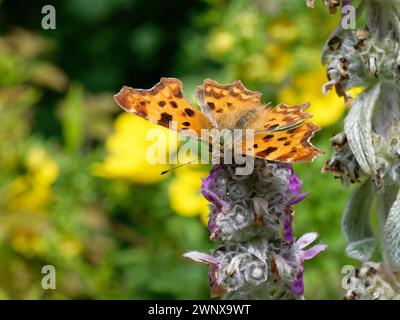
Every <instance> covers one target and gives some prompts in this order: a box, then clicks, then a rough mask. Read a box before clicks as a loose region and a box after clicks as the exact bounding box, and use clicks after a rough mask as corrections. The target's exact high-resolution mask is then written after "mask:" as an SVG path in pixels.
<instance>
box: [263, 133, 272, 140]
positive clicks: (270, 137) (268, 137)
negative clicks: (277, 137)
mask: <svg viewBox="0 0 400 320" xmlns="http://www.w3.org/2000/svg"><path fill="white" fill-rule="evenodd" d="M273 137H274V135H273V134H268V135H266V136H265V137H264V138H263V140H264V141H267V140H271V139H272V138H273Z"/></svg>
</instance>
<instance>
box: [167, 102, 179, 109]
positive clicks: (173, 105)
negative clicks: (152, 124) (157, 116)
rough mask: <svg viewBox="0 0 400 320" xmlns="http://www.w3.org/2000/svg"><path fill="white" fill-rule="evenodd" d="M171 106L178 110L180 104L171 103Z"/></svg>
mask: <svg viewBox="0 0 400 320" xmlns="http://www.w3.org/2000/svg"><path fill="white" fill-rule="evenodd" d="M169 104H170V105H171V107H172V108H174V109H177V108H178V104H177V103H176V102H175V101H170V102H169Z"/></svg>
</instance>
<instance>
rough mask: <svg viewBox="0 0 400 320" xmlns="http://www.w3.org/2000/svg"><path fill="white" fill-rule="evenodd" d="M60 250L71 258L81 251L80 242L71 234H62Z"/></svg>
mask: <svg viewBox="0 0 400 320" xmlns="http://www.w3.org/2000/svg"><path fill="white" fill-rule="evenodd" d="M59 246H60V252H61V253H62V255H63V256H65V257H67V258H72V257H75V256H77V255H79V254H80V253H81V252H82V243H81V242H80V241H79V240H77V239H75V238H74V237H71V236H62V237H61V239H60V243H59Z"/></svg>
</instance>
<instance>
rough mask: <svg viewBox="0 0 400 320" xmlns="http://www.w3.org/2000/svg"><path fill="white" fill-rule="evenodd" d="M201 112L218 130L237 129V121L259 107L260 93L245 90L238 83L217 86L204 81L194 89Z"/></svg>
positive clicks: (212, 82) (215, 83)
mask: <svg viewBox="0 0 400 320" xmlns="http://www.w3.org/2000/svg"><path fill="white" fill-rule="evenodd" d="M196 97H197V99H198V101H199V104H200V107H201V110H202V111H203V113H204V114H205V115H206V116H208V117H209V119H210V121H211V122H212V123H213V124H214V126H215V127H217V128H219V129H224V128H228V129H233V128H237V127H238V125H237V124H238V121H240V118H241V117H243V116H244V114H246V113H248V112H249V110H251V109H253V110H255V109H256V108H257V107H258V106H260V105H261V93H259V92H253V91H250V90H247V89H246V88H245V87H244V86H243V84H242V83H241V82H240V81H235V82H233V83H231V84H225V85H224V84H219V83H218V82H216V81H213V80H205V81H204V83H203V85H202V86H198V87H197V89H196Z"/></svg>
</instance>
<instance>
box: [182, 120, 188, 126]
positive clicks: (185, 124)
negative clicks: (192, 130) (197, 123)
mask: <svg viewBox="0 0 400 320" xmlns="http://www.w3.org/2000/svg"><path fill="white" fill-rule="evenodd" d="M182 124H183V125H184V126H186V127H190V122H189V121H185V122H182Z"/></svg>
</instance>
